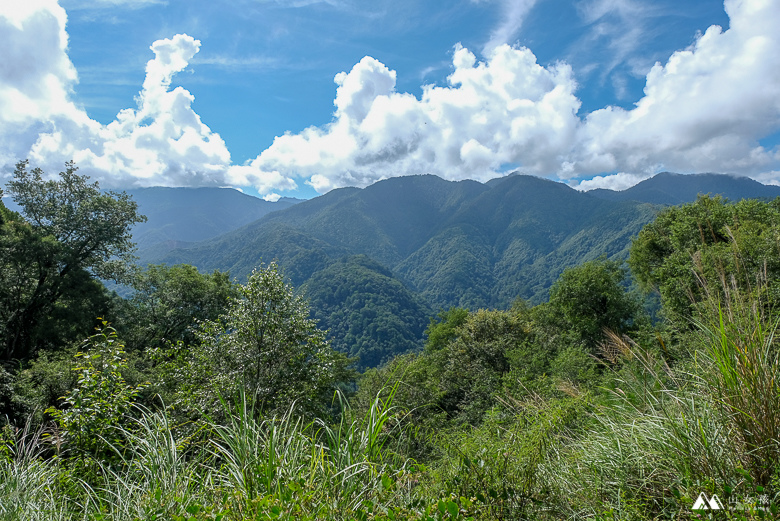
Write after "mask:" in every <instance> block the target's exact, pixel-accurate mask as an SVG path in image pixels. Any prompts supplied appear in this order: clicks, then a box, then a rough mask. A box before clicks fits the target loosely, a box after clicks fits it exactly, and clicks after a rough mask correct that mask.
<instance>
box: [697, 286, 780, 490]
mask: <svg viewBox="0 0 780 521" xmlns="http://www.w3.org/2000/svg"><path fill="white" fill-rule="evenodd" d="M766 284H767V283H766V280H765V279H762V278H761V277H759V279H758V284H757V288H756V289H757V290H758V291H755V290H754V291H752V292H751V293H750V294H746V293H745V291H744V290H741V289H740V288H738V287H736V285H735V284H734V283H733V282H732V283H727V282H726V280H725V277H724V280H723V282H722V284H721V288H722V291H720V292H718V293H715V292H714V291H708V295H709V298H708V300H707V301H706V302H705V303H704V305H705V306H706V309H707V312H706V313H705V314H704V315H705V317H707V316H708V317H710V321H709V323H706V322H703V323H702V324H701V326H700V329H701V330H702V332H703V333H704V334H705V335H706V338H707V340H708V341H707V342H706V344H705V348H704V349H703V350H701V351H700V353H699V356H700V358H699V366H700V367H701V369H702V370H701V371H700V372H699V373H698V375H697V376H698V378H699V379H700V380H701V382H702V383H703V384H704V386H705V387H706V388H707V389H708V390H709V392H710V394H711V395H712V396H713V398H714V400H715V402H716V404H717V406H718V407H719V408H720V412H721V413H722V415H723V416H724V417H725V418H726V419H727V421H728V423H729V424H730V426H731V427H732V429H733V431H734V433H735V435H736V436H737V439H738V441H739V443H740V444H741V452H742V458H743V461H742V464H743V465H744V466H745V468H747V469H749V471H750V473H751V476H752V478H753V479H754V480H755V481H756V482H757V483H759V484H761V485H767V484H768V483H769V480H770V479H771V477H772V474H773V473H774V472H777V471H778V469H779V468H780V350H778V346H777V343H776V341H775V332H776V330H777V325H778V319H777V318H774V317H773V313H772V312H773V311H774V310H771V309H769V310H768V309H767V308H766V306H765V305H764V304H763V303H762V301H761V299H760V295H761V293H762V291H761V289H762V288H765V287H766ZM705 287H707V285H706V284H705ZM718 294H723V295H725V298H724V299H715V298H714V295H718ZM713 319H714V320H713Z"/></svg>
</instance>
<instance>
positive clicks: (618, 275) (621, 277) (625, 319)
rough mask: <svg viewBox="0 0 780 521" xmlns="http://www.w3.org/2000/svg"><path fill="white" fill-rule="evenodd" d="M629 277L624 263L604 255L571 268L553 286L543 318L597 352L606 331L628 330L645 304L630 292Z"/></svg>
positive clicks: (624, 331)
mask: <svg viewBox="0 0 780 521" xmlns="http://www.w3.org/2000/svg"><path fill="white" fill-rule="evenodd" d="M627 276H628V274H627V270H626V268H625V266H624V265H623V264H622V263H621V262H617V261H609V260H606V259H603V258H602V259H599V260H595V261H589V262H586V263H584V264H581V265H580V266H577V267H574V268H569V269H568V270H566V271H564V272H563V273H562V274H561V276H560V277H559V278H558V280H557V281H556V282H555V284H553V285H552V287H551V288H550V301H549V304H548V305H547V306H546V308H545V309H546V316H544V315H542V316H541V318H542V320H543V321H548V322H549V321H552V322H554V327H555V328H557V329H559V330H563V331H567V333H568V335H570V337H569V338H571V340H572V341H573V342H576V343H578V344H580V345H583V346H585V347H586V348H588V349H590V350H591V351H595V347H596V345H597V344H598V342H600V341H601V340H602V339H603V338H604V331H606V330H609V331H613V332H616V333H626V332H628V331H629V330H630V328H631V327H632V326H633V325H635V322H636V320H637V318H638V315H639V311H640V307H641V305H640V302H639V300H638V299H637V298H636V296H635V295H632V294H631V293H629V292H627V291H626V288H625V286H624V281H625V280H626V278H627Z"/></svg>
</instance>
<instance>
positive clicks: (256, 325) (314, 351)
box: [179, 263, 354, 413]
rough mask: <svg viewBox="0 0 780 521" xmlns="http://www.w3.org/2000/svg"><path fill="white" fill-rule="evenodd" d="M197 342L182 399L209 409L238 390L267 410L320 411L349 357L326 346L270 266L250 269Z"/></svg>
mask: <svg viewBox="0 0 780 521" xmlns="http://www.w3.org/2000/svg"><path fill="white" fill-rule="evenodd" d="M198 341H199V345H196V346H193V347H192V348H190V349H189V350H187V351H188V352H187V354H186V355H185V357H186V362H185V367H184V370H183V371H182V372H181V374H183V375H184V377H183V380H182V381H181V384H183V386H182V387H181V389H180V390H181V392H180V393H179V395H180V396H181V397H183V398H185V400H190V397H193V398H194V399H195V400H196V402H200V403H194V404H193V405H194V406H195V407H196V408H198V409H200V410H205V411H209V410H210V409H213V407H214V406H215V405H216V403H217V400H216V398H217V395H220V396H222V397H223V398H229V397H231V396H235V395H236V393H238V392H239V391H241V390H243V391H245V392H246V394H247V395H249V396H253V397H254V398H255V399H256V400H257V402H258V404H259V405H260V406H261V408H262V409H263V410H264V411H265V412H273V411H285V410H287V409H288V408H289V407H291V406H292V405H293V404H296V406H297V407H298V410H299V412H303V413H322V412H323V411H324V409H325V407H326V404H328V403H329V402H330V400H331V399H332V396H333V392H334V391H335V390H336V389H338V386H339V384H340V383H342V382H344V381H347V380H349V379H351V378H352V377H353V376H354V375H353V373H352V371H350V370H348V368H347V367H348V365H349V364H350V363H351V360H350V359H348V358H347V357H346V356H345V355H343V354H341V353H337V352H336V351H334V350H333V349H331V348H330V346H329V345H328V343H327V341H326V340H325V332H324V331H321V330H319V329H317V327H316V325H315V322H314V320H312V319H310V318H309V309H308V306H307V304H306V302H305V301H304V300H303V298H302V297H301V296H298V295H295V293H294V290H293V287H292V286H291V285H290V284H288V283H286V282H285V281H284V279H283V277H282V275H281V274H280V273H279V269H278V267H277V265H276V264H275V263H272V264H270V265H269V266H268V267H266V268H262V269H258V270H255V271H253V272H252V275H251V276H250V277H249V280H248V281H247V282H246V284H244V285H242V286H239V287H238V296H237V297H235V298H233V299H232V300H231V302H230V305H229V308H228V311H227V313H226V314H225V315H224V316H223V317H222V318H221V319H220V320H218V321H207V322H205V323H203V325H202V326H201V328H200V331H199V332H198Z"/></svg>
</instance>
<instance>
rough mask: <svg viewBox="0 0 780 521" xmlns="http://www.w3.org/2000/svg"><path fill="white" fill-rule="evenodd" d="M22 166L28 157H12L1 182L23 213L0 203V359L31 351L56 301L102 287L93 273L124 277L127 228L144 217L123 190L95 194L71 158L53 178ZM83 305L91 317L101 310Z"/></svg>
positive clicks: (96, 189) (128, 251) (128, 245)
mask: <svg viewBox="0 0 780 521" xmlns="http://www.w3.org/2000/svg"><path fill="white" fill-rule="evenodd" d="M27 167H28V163H27V161H22V162H19V163H17V165H16V170H15V172H14V179H13V180H12V181H10V182H9V183H8V185H7V186H8V191H9V192H10V193H11V195H12V197H13V199H14V201H15V202H16V203H17V204H18V205H19V206H20V207H21V208H22V210H23V212H24V214H25V216H26V219H22V218H21V216H20V215H19V214H17V213H15V212H9V211H8V210H7V209H5V208H3V209H2V214H1V215H0V288H1V289H2V291H0V301H1V302H0V333H2V335H3V346H2V348H1V349H2V353H1V354H0V359H4V360H10V359H14V358H20V359H24V358H28V357H29V356H31V355H32V354H33V352H34V351H35V349H36V348H37V345H38V343H39V341H40V337H41V335H42V334H44V333H45V331H46V329H49V328H44V327H42V324H43V322H45V320H46V318H47V317H50V316H51V315H52V313H53V312H54V311H55V309H56V308H57V306H58V304H60V303H62V302H63V301H66V300H68V299H70V300H71V303H73V302H84V300H85V299H84V297H85V296H86V295H84V293H85V292H86V293H90V294H91V295H92V296H94V294H95V292H100V291H101V290H100V289H99V287H100V286H99V285H96V284H97V283H95V282H94V278H95V277H100V278H104V279H113V280H116V281H127V278H128V277H127V275H128V273H129V271H128V265H129V261H130V260H132V251H133V243H132V242H130V239H131V234H130V230H131V227H132V226H133V224H135V223H137V222H141V221H143V220H144V219H145V218H144V217H143V216H139V215H138V213H137V205H136V204H135V203H134V202H133V201H132V200H131V199H130V198H129V196H128V195H127V194H124V193H119V194H118V193H114V192H101V191H100V189H99V187H98V184H97V183H91V184H90V183H88V182H87V180H88V177H86V176H80V175H78V174H77V173H76V167H75V166H74V164H73V163H72V162H69V163H67V164H66V168H65V171H64V172H61V173H60V179H59V180H49V181H45V180H44V179H43V171H42V170H41V169H40V168H34V169H32V170H28V168H27ZM90 285H91V288H90V289H87V288H88V287H89V286H90ZM79 293H81V295H79ZM90 298H91V297H90ZM87 300H89V298H87ZM67 307H69V306H66V308H67ZM86 307H88V308H90V311H89V313H88V314H89V315H91V316H92V317H94V316H96V313H95V311H97V312H98V313H100V312H102V311H105V310H95V309H94V308H92V306H89V305H87V306H86Z"/></svg>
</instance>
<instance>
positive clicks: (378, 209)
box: [161, 175, 654, 309]
mask: <svg viewBox="0 0 780 521" xmlns="http://www.w3.org/2000/svg"><path fill="white" fill-rule="evenodd" d="M653 215H654V209H653V208H652V207H651V206H649V205H644V204H640V203H636V202H611V201H605V200H602V199H599V198H596V197H593V196H591V195H589V194H587V193H582V192H577V191H576V190H573V189H571V188H569V187H567V186H565V185H563V184H560V183H555V182H552V181H547V180H544V179H540V178H535V177H530V176H512V177H508V178H506V179H504V180H503V181H502V182H499V183H492V184H491V186H488V185H485V184H481V183H477V182H475V181H461V182H450V181H445V180H443V179H440V178H438V177H435V176H429V175H426V176H411V177H402V178H393V179H388V180H386V181H381V182H379V183H376V184H374V185H372V186H370V187H368V188H365V189H362V190H361V189H357V188H348V189H341V190H334V191H332V192H330V193H328V194H325V195H323V196H321V197H318V198H316V199H313V200H310V201H306V202H303V203H300V204H298V205H296V206H294V207H292V208H288V209H286V210H283V211H280V212H276V213H274V214H272V215H268V216H266V217H265V218H263V219H260V220H258V221H256V222H254V223H251V224H249V225H247V226H245V227H243V228H241V229H239V230H236V231H234V232H231V233H229V234H226V235H223V236H221V237H218V238H216V239H213V240H211V241H206V242H203V243H201V244H198V245H196V246H194V247H192V248H188V249H178V250H176V251H173V252H171V253H170V254H168V255H167V256H165V257H163V258H162V259H161V260H163V261H165V262H168V263H179V262H186V263H191V264H194V265H196V266H198V267H199V268H201V269H205V270H213V269H222V270H230V272H231V274H232V275H233V276H237V277H239V278H242V277H245V276H246V275H247V274H248V273H249V272H251V270H252V268H253V267H254V266H256V265H257V264H258V263H259V262H269V261H271V260H274V259H276V260H278V261H279V263H280V265H281V266H282V267H283V268H284V269H285V270H286V272H287V274H288V276H290V277H291V279H292V281H293V283H294V284H298V285H300V284H302V283H304V282H306V281H308V280H309V278H310V277H311V276H312V275H313V274H314V273H316V272H317V271H319V270H321V269H324V268H325V267H326V266H329V265H330V264H331V263H332V262H334V261H336V260H338V259H340V258H341V257H345V256H349V255H366V256H368V257H369V258H371V259H373V260H374V261H376V262H378V263H379V264H381V265H382V266H384V267H385V268H388V269H389V270H390V272H391V273H393V274H395V276H396V277H398V278H400V279H401V280H402V281H403V282H404V283H405V284H407V285H408V286H409V288H410V289H412V290H415V291H417V292H419V293H420V295H422V297H423V298H424V299H425V301H426V302H427V304H428V305H429V306H431V307H432V308H433V309H439V308H448V307H450V306H468V307H471V308H478V307H489V306H499V307H503V306H508V305H510V304H511V302H512V301H513V300H514V299H516V298H518V297H522V298H526V299H531V300H533V301H540V300H543V299H545V297H546V289H547V287H549V285H550V284H551V283H552V281H554V280H555V278H556V277H557V276H558V274H559V273H560V272H561V271H562V270H563V268H565V267H567V266H572V265H575V264H578V263H580V262H582V261H584V260H588V259H591V258H595V257H598V256H599V255H602V254H606V255H607V256H609V257H613V256H620V255H622V254H623V253H625V249H626V247H627V246H628V244H629V242H630V238H631V237H632V236H633V235H634V234H636V233H637V232H638V231H639V229H640V228H641V227H642V225H644V224H645V223H647V222H649V221H650V220H651V219H652V216H653Z"/></svg>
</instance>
